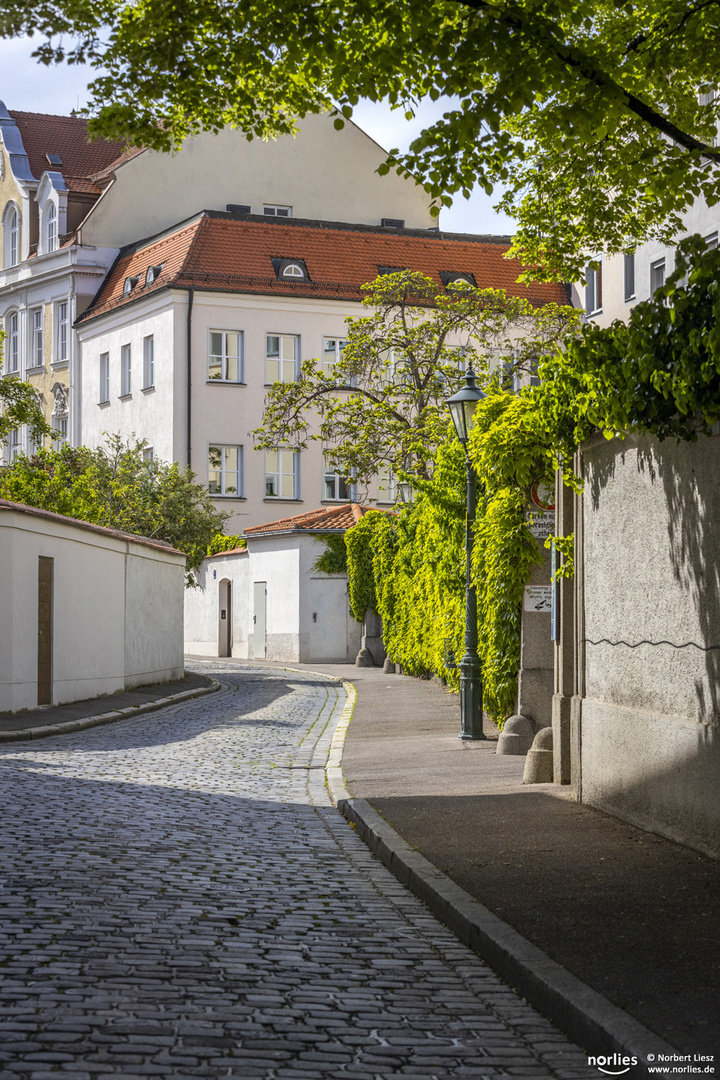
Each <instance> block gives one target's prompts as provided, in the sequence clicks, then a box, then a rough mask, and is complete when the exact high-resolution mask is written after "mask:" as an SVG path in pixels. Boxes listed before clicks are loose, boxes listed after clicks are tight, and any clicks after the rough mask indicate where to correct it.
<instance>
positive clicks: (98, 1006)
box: [0, 663, 598, 1080]
mask: <svg viewBox="0 0 720 1080" xmlns="http://www.w3.org/2000/svg"><path fill="white" fill-rule="evenodd" d="M195 667H196V669H197V670H203V671H209V672H210V673H211V674H212V675H213V676H214V677H215V678H218V679H219V680H220V681H221V682H222V684H223V685H222V689H221V690H220V691H219V692H218V693H215V694H209V695H208V696H207V697H204V698H200V699H198V700H194V701H189V702H187V703H185V704H183V705H177V706H173V707H171V708H168V709H165V710H163V711H161V712H157V713H151V714H148V715H145V716H141V717H137V718H136V719H132V720H126V721H121V722H118V723H116V724H113V725H109V726H107V727H99V728H93V729H91V730H87V731H82V732H79V733H76V734H73V735H66V736H63V737H54V738H49V739H46V740H43V741H42V742H37V743H33V744H30V743H22V744H8V745H7V746H6V747H3V748H2V750H1V751H0V784H1V785H2V807H3V826H2V863H1V866H0V902H1V903H2V922H1V924H0V970H1V971H2V981H1V982H0V1031H1V1032H2V1039H1V1042H0V1078H1V1080H9V1078H18V1077H30V1076H32V1077H33V1078H34V1080H51V1078H53V1080H54V1078H57V1077H63V1078H65V1080H80V1078H82V1080H89V1078H96V1077H102V1076H112V1077H128V1078H129V1077H152V1076H167V1077H212V1078H215V1077H217V1078H220V1077H256V1078H258V1080H265V1078H268V1080H269V1078H281V1077H293V1078H301V1077H307V1078H324V1077H354V1078H357V1080H363V1078H367V1080H383V1078H385V1077H396V1076H397V1077H425V1078H428V1080H430V1078H432V1077H436V1078H437V1080H445V1078H447V1077H474V1078H479V1080H482V1078H488V1080H491V1078H493V1080H494V1078H502V1077H505V1078H510V1077H528V1078H530V1080H541V1078H545V1077H548V1078H550V1077H555V1078H558V1080H585V1078H589V1077H591V1076H597V1075H598V1074H597V1072H596V1071H595V1070H594V1069H589V1068H588V1067H587V1065H586V1058H585V1056H584V1055H583V1054H582V1053H581V1052H580V1051H579V1050H578V1049H577V1048H575V1047H573V1046H572V1045H571V1044H570V1043H568V1042H567V1041H566V1040H565V1039H564V1038H563V1037H562V1036H561V1035H560V1034H559V1033H558V1032H557V1031H556V1030H555V1029H554V1028H553V1027H552V1025H550V1024H549V1023H548V1022H547V1021H545V1020H544V1019H543V1018H542V1017H540V1016H539V1015H538V1014H537V1013H535V1012H534V1011H533V1010H532V1009H531V1008H530V1007H529V1006H527V1005H526V1004H525V1003H524V1002H523V1001H521V1000H520V999H519V998H518V997H516V996H515V995H514V994H513V993H512V992H511V991H510V990H508V989H507V987H505V986H504V985H503V984H502V983H501V982H500V981H499V980H498V979H497V978H496V976H495V975H494V974H493V973H492V971H491V970H490V969H489V968H488V967H487V966H486V965H485V964H484V963H483V962H482V961H481V960H480V959H478V958H477V957H476V956H475V955H474V954H473V953H471V952H470V951H469V950H468V949H466V948H465V947H464V946H463V945H461V944H460V943H459V942H458V941H457V940H456V939H455V938H454V937H453V935H452V934H451V933H449V932H448V931H447V930H445V929H444V927H442V926H441V925H440V924H439V923H438V922H437V921H436V920H435V919H434V917H433V916H431V915H430V914H429V913H428V912H427V911H426V910H425V909H424V908H423V906H422V905H421V904H420V903H419V902H418V901H417V900H416V899H415V898H414V897H413V896H411V895H410V894H409V893H408V892H407V891H406V890H405V889H404V888H403V887H402V886H401V885H400V884H399V883H398V882H397V881H396V880H395V878H394V877H393V876H392V875H391V874H390V873H389V872H388V871H386V870H385V868H384V867H383V866H382V865H381V864H380V863H379V862H378V861H377V860H376V859H375V858H374V857H373V856H372V855H371V854H370V853H369V851H368V850H367V849H366V847H365V846H364V844H363V843H362V841H361V840H360V839H359V838H358V837H357V836H356V835H355V833H354V831H353V830H352V828H351V827H350V826H349V825H348V824H347V822H346V821H345V820H344V819H343V818H342V817H341V816H340V815H339V814H338V812H337V811H336V810H335V809H334V808H333V807H332V805H331V803H330V800H329V798H328V795H327V792H326V790H325V784H324V771H323V767H324V763H325V759H326V756H327V747H328V745H329V740H330V737H331V735H332V732H333V730H334V728H335V725H336V723H337V721H338V719H339V716H340V712H341V710H342V708H343V706H344V704H345V693H344V691H343V689H342V687H341V686H340V685H339V684H335V683H332V682H330V681H329V680H324V679H323V678H322V677H320V676H314V675H312V674H311V673H309V672H303V673H298V672H291V671H282V670H278V669H277V668H275V669H272V670H270V669H268V670H266V671H263V669H260V668H258V667H252V668H251V667H245V668H243V667H242V666H238V665H237V664H235V665H227V666H223V665H222V663H219V664H218V663H213V664H208V665H203V664H198V665H195Z"/></svg>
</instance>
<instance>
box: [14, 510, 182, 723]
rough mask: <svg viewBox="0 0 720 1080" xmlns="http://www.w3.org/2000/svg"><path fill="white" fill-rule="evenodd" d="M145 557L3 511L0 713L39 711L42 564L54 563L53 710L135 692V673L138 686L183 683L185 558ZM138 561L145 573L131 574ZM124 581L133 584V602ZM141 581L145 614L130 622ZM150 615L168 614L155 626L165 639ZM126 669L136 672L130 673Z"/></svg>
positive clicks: (71, 527) (137, 550) (65, 524)
mask: <svg viewBox="0 0 720 1080" xmlns="http://www.w3.org/2000/svg"><path fill="white" fill-rule="evenodd" d="M142 548H143V546H142V545H139V544H134V543H133V542H131V541H125V540H122V539H121V538H116V537H112V536H108V535H105V534H101V533H97V532H94V531H92V530H89V529H85V528H82V527H81V526H77V525H75V524H74V523H72V522H69V521H68V520H67V519H63V520H54V519H49V518H43V517H35V516H33V515H30V514H25V513H22V512H18V511H7V510H3V511H0V581H1V582H2V584H1V585H0V597H2V601H3V607H2V610H3V613H4V620H3V622H4V627H3V633H4V641H3V647H2V649H1V650H0V711H4V710H8V711H14V710H17V709H27V708H34V707H35V706H36V705H37V632H38V624H37V617H38V558H39V556H46V557H49V558H52V559H53V560H54V568H53V569H54V580H53V703H54V704H62V703H63V702H67V701H77V700H81V699H83V698H91V697H95V696H97V695H99V694H108V693H112V692H114V691H116V690H120V689H123V688H124V687H125V686H126V685H134V684H135V683H136V682H137V681H138V680H137V678H135V676H136V675H137V674H139V673H140V671H141V670H142V675H143V678H142V680H141V681H143V682H158V681H162V680H163V679H165V678H177V677H180V676H181V675H182V671H183V667H182V652H181V648H182V646H181V642H182V612H181V604H182V587H183V576H184V558H183V557H182V556H180V555H179V554H178V553H174V552H164V551H160V550H158V549H150V548H147V549H144V550H141V549H142ZM136 561H137V562H138V563H142V564H143V571H142V572H140V571H139V569H136V568H135V567H130V566H129V565H128V564H129V563H134V562H136ZM126 575H127V577H128V580H129V581H130V583H131V588H130V594H129V598H126ZM139 580H140V581H141V584H142V589H143V591H144V597H143V600H142V612H139V611H138V612H136V613H129V612H128V606H127V605H128V603H138V597H137V582H138V581H139ZM133 583H135V584H133ZM178 592H179V594H180V608H179V606H178ZM153 606H154V607H156V608H158V609H161V608H164V609H165V613H166V614H165V615H164V616H163V617H162V620H161V621H162V630H163V636H162V638H161V639H160V638H158V637H157V634H156V631H157V630H158V616H157V615H156V616H155V617H154V620H151V619H150V618H149V612H150V609H151V608H152V607H153ZM178 611H179V614H180V617H179V621H178ZM173 615H174V621H173ZM130 637H131V638H132V641H130V640H129V638H130ZM179 649H180V651H178V650H179ZM143 655H144V656H145V658H146V659H145V660H144V661H143V662H142V663H141V662H140V661H139V659H138V658H139V657H141V656H143ZM178 656H179V657H180V659H179V662H178ZM147 658H150V661H148V659H147ZM126 661H127V662H129V663H130V664H131V666H134V670H131V671H129V672H128V671H126ZM153 664H156V665H158V666H157V667H153ZM126 676H127V679H128V681H127V682H126Z"/></svg>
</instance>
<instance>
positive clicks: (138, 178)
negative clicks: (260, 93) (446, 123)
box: [80, 113, 437, 248]
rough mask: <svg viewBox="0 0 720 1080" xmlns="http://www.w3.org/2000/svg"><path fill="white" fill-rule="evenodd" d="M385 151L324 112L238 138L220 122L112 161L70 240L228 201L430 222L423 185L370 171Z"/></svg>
mask: <svg viewBox="0 0 720 1080" xmlns="http://www.w3.org/2000/svg"><path fill="white" fill-rule="evenodd" d="M386 156H387V155H386V152H385V151H384V150H383V149H382V147H381V146H379V145H378V144H377V143H376V142H375V141H374V140H373V139H371V138H370V136H369V135H366V134H365V132H364V131H362V130H361V129H360V128H359V127H357V126H356V125H355V124H353V123H348V124H346V126H345V128H344V129H343V130H342V131H336V130H335V128H334V125H333V118H332V117H331V116H330V115H329V114H328V113H325V114H321V115H319V116H307V117H305V119H304V120H302V121H301V122H300V125H299V131H298V134H297V135H296V136H295V137H294V138H293V136H290V135H288V136H284V137H282V138H279V139H276V140H274V141H273V140H269V141H264V140H262V139H254V140H253V141H252V142H248V140H247V139H246V138H245V136H244V135H243V134H242V132H240V131H238V130H237V129H233V128H229V127H228V128H223V129H222V131H219V132H217V133H210V132H206V133H204V134H202V135H198V136H196V137H195V138H192V139H188V140H187V141H186V142H185V143H184V144H183V146H182V148H181V149H180V150H179V151H178V152H177V153H175V154H173V155H172V156H170V155H168V154H163V153H158V152H156V151H152V150H145V151H143V152H142V153H141V154H139V155H137V156H136V157H134V158H132V159H130V160H129V161H126V162H125V163H124V164H122V165H121V166H119V167H118V168H117V169H116V170H115V180H114V182H113V183H112V185H111V187H110V188H109V189H107V190H106V191H105V192H104V194H103V196H102V197H101V198H100V199H99V200H98V202H97V203H96V204H95V206H94V207H93V209H92V210H91V211H90V213H89V214H88V216H87V218H86V220H85V222H84V223H83V225H82V226H81V229H80V237H81V240H80V242H81V243H83V244H99V245H105V246H107V247H118V248H120V247H123V246H124V245H125V244H130V243H133V242H134V241H136V240H138V239H139V238H140V237H145V236H153V235H154V234H155V233H158V232H161V231H162V230H163V229H167V228H168V227H169V226H171V225H174V224H175V223H176V222H178V221H183V220H184V219H185V218H188V217H190V216H192V215H193V214H195V213H197V212H198V210H202V209H206V210H225V208H226V206H227V205H228V204H231V203H233V204H239V205H247V206H250V207H251V209H252V212H253V213H255V214H262V213H263V206H264V205H265V204H273V205H280V206H291V207H292V216H293V217H296V218H310V219H314V220H323V221H352V222H356V223H358V224H366V225H379V224H380V221H381V219H382V218H384V217H385V218H398V219H404V220H405V224H406V226H407V227H408V228H413V229H430V228H433V227H434V226H436V225H437V219H436V218H433V217H431V215H430V204H431V199H430V196H429V195H428V193H427V191H425V189H424V188H423V187H421V186H420V185H418V184H417V183H416V182H415V180H413V179H412V178H411V177H400V176H398V175H397V174H396V173H395V172H392V171H391V172H390V173H388V174H387V175H386V176H379V175H378V174H377V168H378V166H379V165H380V164H381V163H382V162H383V161H384V160H385V158H386Z"/></svg>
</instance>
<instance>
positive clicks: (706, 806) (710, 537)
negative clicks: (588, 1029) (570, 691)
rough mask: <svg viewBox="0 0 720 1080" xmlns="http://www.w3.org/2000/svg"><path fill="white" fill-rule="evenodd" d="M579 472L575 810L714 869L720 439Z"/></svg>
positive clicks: (647, 447) (611, 460)
mask: <svg viewBox="0 0 720 1080" xmlns="http://www.w3.org/2000/svg"><path fill="white" fill-rule="evenodd" d="M583 460H584V478H585V494H584V497H583V500H582V505H583V521H582V531H583V568H582V598H581V599H582V603H583V611H584V620H585V631H584V639H585V640H584V651H585V665H584V697H583V699H582V703H581V719H580V722H579V723H580V732H579V748H580V757H581V776H580V790H581V798H582V801H584V802H588V803H590V804H591V805H594V806H597V807H599V808H600V809H602V810H606V811H608V812H610V813H613V814H616V815H618V816H620V817H623V818H625V819H627V820H629V821H632V822H634V823H635V824H638V825H640V826H642V827H643V828H648V829H651V830H654V831H656V832H659V833H662V834H664V835H666V836H669V837H671V838H673V839H675V840H678V841H680V842H683V843H686V844H690V845H691V846H695V847H697V848H699V849H701V850H703V851H707V852H710V853H712V854H714V855H720V803H719V802H718V799H717V791H718V785H719V783H720V730H719V727H720V541H719V540H718V533H717V525H716V523H717V521H718V520H720V485H718V483H717V477H718V473H719V471H720V439H718V438H701V439H699V440H698V442H697V443H680V444H676V443H671V442H670V440H668V441H667V442H665V443H660V442H658V441H657V440H654V439H650V438H642V437H628V438H626V439H625V440H624V441H620V440H613V441H612V442H607V441H606V440H604V439H603V438H602V437H598V438H596V439H595V440H592V441H590V442H589V443H587V444H586V445H585V446H584V448H583ZM579 644H582V643H579Z"/></svg>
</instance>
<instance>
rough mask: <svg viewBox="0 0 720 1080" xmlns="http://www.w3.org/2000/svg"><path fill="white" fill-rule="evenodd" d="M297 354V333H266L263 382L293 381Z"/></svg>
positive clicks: (298, 347) (295, 372)
mask: <svg viewBox="0 0 720 1080" xmlns="http://www.w3.org/2000/svg"><path fill="white" fill-rule="evenodd" d="M299 356H300V338H299V337H298V335H297V334H268V335H267V353H266V361H265V382H266V383H275V382H295V380H296V379H297V369H298V359H299Z"/></svg>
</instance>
